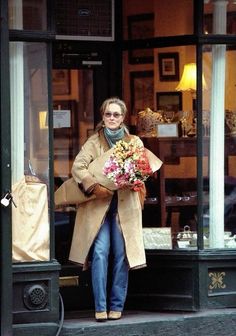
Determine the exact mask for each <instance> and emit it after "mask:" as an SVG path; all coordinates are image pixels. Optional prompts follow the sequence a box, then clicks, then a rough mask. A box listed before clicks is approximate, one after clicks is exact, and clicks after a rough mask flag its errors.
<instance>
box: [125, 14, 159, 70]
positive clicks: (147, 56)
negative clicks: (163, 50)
mask: <svg viewBox="0 0 236 336" xmlns="http://www.w3.org/2000/svg"><path fill="white" fill-rule="evenodd" d="M152 37H154V14H153V13H146V14H137V15H131V16H128V39H129V40H140V39H148V38H152ZM153 60H154V51H153V49H150V48H146V49H134V50H130V51H129V63H130V64H141V63H153Z"/></svg>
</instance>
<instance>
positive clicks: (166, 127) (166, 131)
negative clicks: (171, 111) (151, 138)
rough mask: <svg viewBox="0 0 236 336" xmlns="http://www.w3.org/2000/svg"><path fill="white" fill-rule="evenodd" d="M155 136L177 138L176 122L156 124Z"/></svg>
mask: <svg viewBox="0 0 236 336" xmlns="http://www.w3.org/2000/svg"><path fill="white" fill-rule="evenodd" d="M156 129H157V137H158V138H164V137H165V138H166V137H172V138H177V137H178V136H179V130H178V123H177V122H174V123H165V124H157V126H156Z"/></svg>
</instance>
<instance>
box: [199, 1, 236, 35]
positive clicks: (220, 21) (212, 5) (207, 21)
mask: <svg viewBox="0 0 236 336" xmlns="http://www.w3.org/2000/svg"><path fill="white" fill-rule="evenodd" d="M204 3H205V4H204V21H203V22H204V26H203V33H204V34H229V35H235V34H236V3H235V1H233V0H229V1H212V0H207V1H204Z"/></svg>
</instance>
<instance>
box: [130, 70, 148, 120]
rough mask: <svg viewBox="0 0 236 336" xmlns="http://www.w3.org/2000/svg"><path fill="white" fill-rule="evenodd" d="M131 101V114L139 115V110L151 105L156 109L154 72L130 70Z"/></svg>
mask: <svg viewBox="0 0 236 336" xmlns="http://www.w3.org/2000/svg"><path fill="white" fill-rule="evenodd" d="M130 93H131V97H130V103H131V114H132V115H137V114H138V112H139V111H142V110H144V109H145V108H147V107H149V108H150V109H152V110H153V109H154V99H153V97H154V72H153V71H132V72H130Z"/></svg>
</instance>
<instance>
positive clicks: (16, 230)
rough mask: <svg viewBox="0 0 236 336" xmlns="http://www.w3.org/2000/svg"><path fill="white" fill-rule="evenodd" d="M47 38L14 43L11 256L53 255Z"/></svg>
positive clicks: (35, 257) (43, 257) (23, 258)
mask: <svg viewBox="0 0 236 336" xmlns="http://www.w3.org/2000/svg"><path fill="white" fill-rule="evenodd" d="M46 54H47V50H46V44H44V43H30V42H12V43H10V92H11V143H12V146H11V158H12V194H13V199H14V201H15V203H16V207H15V206H13V207H12V225H13V227H12V234H13V261H14V262H15V261H31V260H36V261H40V260H48V259H49V211H48V208H49V206H48V194H49V136H48V134H49V124H48V119H49V114H48V113H49V108H48V82H47V58H46Z"/></svg>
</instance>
